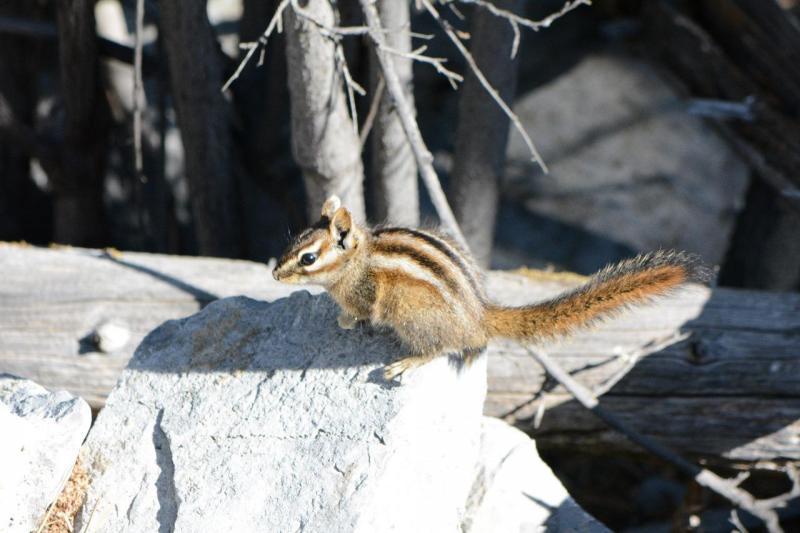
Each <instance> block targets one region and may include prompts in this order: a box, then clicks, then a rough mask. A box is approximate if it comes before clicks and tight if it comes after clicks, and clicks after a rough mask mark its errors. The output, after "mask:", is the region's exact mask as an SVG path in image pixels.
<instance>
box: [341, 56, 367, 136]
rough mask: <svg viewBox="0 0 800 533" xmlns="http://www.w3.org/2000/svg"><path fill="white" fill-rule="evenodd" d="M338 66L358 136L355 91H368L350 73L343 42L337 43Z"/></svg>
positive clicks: (363, 94) (362, 92) (364, 92)
mask: <svg viewBox="0 0 800 533" xmlns="http://www.w3.org/2000/svg"><path fill="white" fill-rule="evenodd" d="M335 57H336V66H337V69H338V70H339V73H340V75H341V76H342V80H343V81H344V88H345V90H346V91H347V103H348V105H349V106H350V119H351V121H352V123H353V132H354V133H355V134H356V137H358V111H357V110H356V98H355V94H354V93H358V94H359V95H361V96H365V95H366V94H367V91H365V90H364V88H363V87H362V86H361V85H359V84H358V82H356V81H355V80H354V79H353V77H352V76H351V75H350V69H348V68H347V59H345V57H344V48H342V45H341V43H338V42H337V43H336V50H335Z"/></svg>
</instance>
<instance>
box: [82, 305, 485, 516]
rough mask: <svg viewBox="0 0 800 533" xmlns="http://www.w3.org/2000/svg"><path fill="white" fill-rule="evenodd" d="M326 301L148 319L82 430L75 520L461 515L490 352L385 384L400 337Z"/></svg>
mask: <svg viewBox="0 0 800 533" xmlns="http://www.w3.org/2000/svg"><path fill="white" fill-rule="evenodd" d="M336 314H337V310H336V307H335V304H334V303H333V302H332V301H331V300H330V299H329V298H328V297H327V296H325V295H321V296H312V295H310V294H308V293H305V292H298V293H295V294H293V295H292V296H291V297H289V298H285V299H281V300H278V301H276V302H274V303H262V302H257V301H254V300H250V299H247V298H243V297H237V298H228V299H224V300H220V301H217V302H214V303H212V304H210V305H209V306H208V307H206V308H205V309H204V310H203V311H201V312H200V313H198V314H196V315H193V316H191V317H189V318H186V319H183V320H176V321H170V322H167V323H165V324H164V325H162V326H161V327H159V328H158V329H156V330H155V331H153V332H152V333H151V334H150V335H149V336H148V337H147V338H146V339H145V340H144V341H143V342H142V344H141V345H140V347H139V348H138V350H137V352H136V354H135V355H134V357H133V359H132V361H131V364H130V366H129V368H128V369H126V370H125V371H124V373H123V375H122V378H121V380H120V382H119V384H118V386H117V388H116V389H115V390H114V391H113V392H112V393H111V395H110V396H109V398H108V402H107V404H106V407H105V409H104V410H103V411H102V412H101V413H100V415H99V417H98V419H97V421H96V423H95V426H94V427H93V428H92V431H91V433H90V435H89V438H88V439H87V443H86V445H85V450H84V451H85V453H86V462H85V464H86V466H87V468H88V470H89V473H90V476H91V478H92V479H91V483H90V487H89V491H88V493H87V499H86V502H85V504H84V506H83V508H82V510H81V512H80V513H79V516H78V521H77V525H78V529H77V530H78V531H81V530H83V531H85V530H86V529H87V526H90V527H91V531H126V532H137V531H142V532H145V531H146V532H151V531H179V532H180V531H186V532H201V531H299V530H303V531H326V532H337V531H342V532H345V531H347V532H350V531H370V532H371V531H392V530H396V531H443V532H444V531H457V530H458V528H459V525H460V524H461V521H462V519H463V515H464V508H465V503H466V501H467V495H468V493H469V490H470V488H471V486H472V482H473V479H472V478H473V472H474V469H475V464H476V462H477V458H478V453H479V446H480V433H481V420H482V417H481V411H482V405H483V401H484V397H485V390H486V369H485V358H481V359H479V361H478V362H477V363H475V364H474V365H473V366H471V367H470V368H461V369H458V368H454V365H453V363H451V362H450V361H448V360H447V359H446V358H441V359H440V360H438V361H434V362H433V363H431V364H429V365H426V366H425V367H423V368H422V369H419V370H418V371H416V372H415V373H413V374H411V375H409V376H406V377H404V378H403V379H404V382H403V384H402V386H399V387H398V386H391V385H389V384H387V383H385V382H384V381H383V379H382V377H380V371H379V370H378V369H379V368H380V367H381V366H382V365H383V364H384V363H386V362H387V361H389V360H390V359H392V358H394V357H397V356H399V355H400V354H401V351H400V348H399V347H398V345H397V343H396V342H393V340H392V339H393V338H392V337H391V336H389V335H388V334H385V333H382V332H377V331H374V330H372V329H371V328H366V327H359V328H357V329H356V330H353V331H343V330H339V329H338V328H337V326H336Z"/></svg>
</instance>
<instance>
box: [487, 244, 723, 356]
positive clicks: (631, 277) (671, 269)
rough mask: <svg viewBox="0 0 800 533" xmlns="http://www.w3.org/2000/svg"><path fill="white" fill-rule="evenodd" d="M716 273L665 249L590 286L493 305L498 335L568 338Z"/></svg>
mask: <svg viewBox="0 0 800 533" xmlns="http://www.w3.org/2000/svg"><path fill="white" fill-rule="evenodd" d="M710 277H711V276H710V271H709V270H708V269H707V268H706V267H705V266H703V264H702V263H701V262H700V261H699V260H698V258H697V257H696V256H694V255H690V254H686V253H683V252H665V251H659V252H654V253H650V254H644V255H640V256H638V257H635V258H633V259H629V260H626V261H622V262H621V263H617V264H616V265H609V266H607V267H606V268H604V269H603V270H601V271H599V272H598V273H597V274H595V275H594V276H592V277H591V279H590V280H589V281H588V282H587V283H586V284H584V285H582V286H580V287H578V288H577V289H575V290H573V291H570V292H567V293H564V294H562V295H560V296H558V297H556V298H554V299H552V300H548V301H545V302H541V303H537V304H534V305H526V306H524V307H499V306H493V307H490V308H489V309H488V311H487V314H486V324H487V328H488V331H489V333H490V335H491V336H492V337H505V338H509V339H515V340H520V341H538V340H545V339H548V338H553V337H560V336H563V335H567V334H569V333H571V332H572V331H574V330H576V329H578V328H581V327H585V326H589V325H591V324H593V323H595V322H597V321H598V320H602V319H603V318H608V317H610V316H613V315H614V314H616V313H618V312H620V311H622V310H624V309H625V308H627V307H630V306H632V305H637V304H642V303H647V302H648V301H650V300H651V299H652V298H654V297H656V296H661V295H664V294H667V293H669V292H670V291H671V290H673V289H675V288H677V287H678V286H680V285H682V284H683V283H687V282H705V281H707V280H708V279H709V278H710Z"/></svg>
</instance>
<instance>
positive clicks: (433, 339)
mask: <svg viewBox="0 0 800 533" xmlns="http://www.w3.org/2000/svg"><path fill="white" fill-rule="evenodd" d="M706 276H707V274H706V271H705V268H704V267H703V266H702V264H701V263H700V262H699V261H698V260H697V258H695V257H694V256H691V255H688V254H685V253H682V252H664V251H659V252H654V253H650V254H645V255H640V256H638V257H636V258H634V259H629V260H626V261H622V262H621V263H618V264H616V265H611V266H608V267H606V268H604V269H603V270H600V271H599V272H598V273H596V274H595V275H594V276H592V278H591V279H590V280H589V281H588V282H587V283H586V284H584V285H582V286H580V287H578V288H576V289H574V290H572V291H569V292H566V293H564V294H562V295H560V296H558V297H556V298H554V299H551V300H547V301H544V302H540V303H535V304H531V305H526V306H522V307H504V306H501V305H496V304H493V303H490V302H489V301H488V300H487V298H486V295H485V293H484V288H483V279H482V275H481V272H480V270H479V269H478V268H477V266H476V265H475V263H474V262H473V260H472V258H471V256H470V255H469V254H468V253H466V252H465V251H464V250H462V249H461V248H460V247H459V246H458V245H456V244H454V243H453V242H452V241H450V240H449V239H447V238H446V237H444V236H442V235H440V234H438V233H435V232H432V231H423V230H419V229H410V228H394V227H378V228H375V229H368V228H366V227H361V226H359V225H358V224H355V223H354V222H353V218H352V216H351V214H350V212H349V211H348V210H347V208H345V207H342V206H341V203H340V201H339V198H338V197H336V196H332V197H330V198H329V199H328V200H327V201H326V202H325V204H324V205H323V206H322V213H321V217H320V219H319V221H318V222H317V223H316V224H314V225H313V226H311V227H310V228H308V229H306V230H305V231H303V232H302V233H301V234H300V235H298V236H297V237H296V238H295V239H294V240H293V242H292V243H291V244H290V245H289V247H288V249H287V250H286V252H285V253H284V254H283V256H282V257H281V258H280V260H279V261H278V263H277V266H276V267H275V269H274V271H273V277H274V278H275V279H276V280H279V281H282V282H286V283H314V284H318V285H322V286H323V287H324V288H325V289H326V290H327V291H328V293H330V295H331V296H332V297H333V299H334V300H335V301H336V303H337V304H338V305H339V307H340V308H341V313H340V314H339V317H338V323H339V326H340V327H342V328H345V329H351V328H353V327H355V325H356V324H357V323H358V322H359V321H368V322H370V323H371V324H373V325H376V326H389V327H390V328H392V329H393V330H394V331H395V333H396V334H397V335H398V336H399V337H400V340H401V341H402V342H403V343H404V344H405V347H406V348H407V349H408V350H409V351H410V355H409V356H408V357H405V358H403V359H400V360H398V361H396V362H394V363H391V364H389V365H387V366H386V367H385V369H384V376H385V378H386V379H387V380H389V381H391V380H394V379H395V378H397V377H398V376H400V375H401V374H403V373H404V372H406V371H408V370H410V369H412V368H415V367H418V366H420V365H422V364H424V363H426V362H428V361H430V360H431V359H433V358H434V357H436V356H438V355H443V354H450V353H457V354H460V355H461V356H462V357H463V359H464V361H465V362H466V363H467V364H468V363H470V362H471V360H472V359H473V358H474V357H475V356H477V355H478V354H480V353H481V352H482V351H483V350H484V348H485V347H486V345H487V343H488V342H489V340H490V339H493V338H496V337H504V338H508V339H513V340H517V341H521V342H535V341H542V340H545V339H549V338H554V337H560V336H564V335H567V334H569V333H570V332H572V331H573V330H575V329H577V328H580V327H584V326H588V325H590V324H592V323H594V322H596V321H598V320H599V319H602V318H605V317H609V316H611V315H613V314H615V313H616V312H618V311H620V310H622V309H624V308H626V307H628V306H631V305H635V304H640V303H645V302H647V301H648V300H650V299H651V298H652V297H654V296H659V295H663V294H665V293H667V292H669V291H670V290H671V289H674V288H676V287H678V286H679V285H681V284H683V283H686V282H690V281H702V280H704V279H705V278H706Z"/></svg>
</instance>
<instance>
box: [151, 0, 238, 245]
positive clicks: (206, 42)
mask: <svg viewBox="0 0 800 533" xmlns="http://www.w3.org/2000/svg"><path fill="white" fill-rule="evenodd" d="M160 7H161V26H160V27H161V31H162V32H163V36H164V41H163V43H164V48H165V52H166V55H167V60H168V65H169V71H170V80H171V85H172V95H173V99H174V104H175V110H176V113H177V117H178V126H179V127H180V130H181V139H182V140H183V146H184V150H185V153H186V179H187V183H188V185H189V194H190V197H191V206H192V215H193V219H194V227H195V233H196V237H197V244H198V249H199V252H200V253H201V254H202V255H212V256H222V257H239V256H240V255H241V253H242V227H241V217H240V213H239V211H240V208H239V201H238V187H237V183H236V175H235V172H234V156H233V152H232V149H233V146H232V143H231V118H232V116H231V109H230V108H229V105H228V103H227V102H226V101H225V98H224V96H223V94H222V92H221V91H220V89H221V87H222V84H223V82H224V80H223V63H222V55H221V51H220V50H219V46H218V44H217V41H216V37H215V35H214V31H213V29H212V28H211V25H210V24H209V21H208V17H207V15H206V3H205V2H196V1H191V0H167V1H163V2H160Z"/></svg>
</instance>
